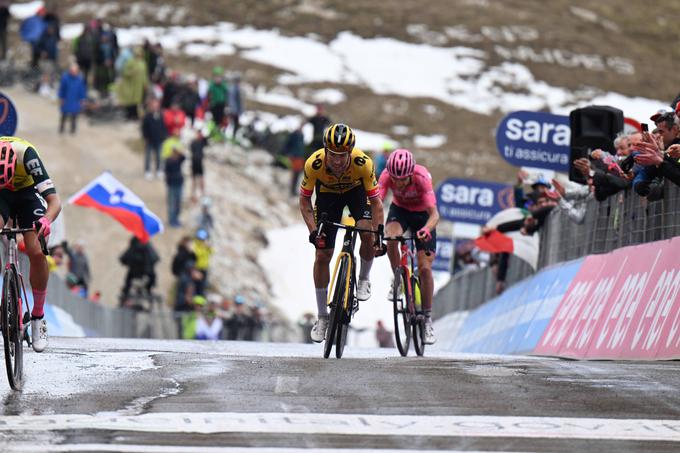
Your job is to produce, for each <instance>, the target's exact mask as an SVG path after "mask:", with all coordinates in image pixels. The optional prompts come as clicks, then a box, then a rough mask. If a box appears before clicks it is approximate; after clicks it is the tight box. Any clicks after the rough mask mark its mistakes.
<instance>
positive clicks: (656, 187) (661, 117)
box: [633, 108, 680, 201]
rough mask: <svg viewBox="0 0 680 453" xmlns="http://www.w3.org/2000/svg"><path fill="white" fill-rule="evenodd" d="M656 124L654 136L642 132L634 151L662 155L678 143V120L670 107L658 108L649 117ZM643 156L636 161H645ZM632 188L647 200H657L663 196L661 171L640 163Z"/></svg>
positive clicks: (679, 129) (679, 122)
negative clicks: (655, 134)
mask: <svg viewBox="0 0 680 453" xmlns="http://www.w3.org/2000/svg"><path fill="white" fill-rule="evenodd" d="M650 119H651V120H652V121H654V124H655V125H656V131H657V136H656V138H655V137H654V136H652V135H649V134H648V133H643V138H642V140H641V141H638V142H636V143H634V145H633V147H634V149H635V151H638V149H639V150H640V151H646V154H650V153H656V154H657V155H658V156H660V157H662V160H663V153H664V152H665V151H666V150H667V149H669V148H670V147H671V146H672V145H676V144H680V138H679V134H680V120H679V119H678V116H677V115H676V114H675V111H674V110H673V109H672V108H666V109H662V110H659V111H658V112H656V113H655V114H654V115H652V116H651V117H650ZM633 154H634V158H635V153H633ZM645 161H646V159H645V157H642V159H636V162H637V163H638V164H640V162H645ZM633 189H634V190H635V192H636V193H637V194H638V195H640V196H642V197H647V199H648V200H649V201H654V200H659V199H660V198H662V197H663V171H662V169H660V168H658V167H657V166H655V165H641V164H640V168H638V169H637V172H636V174H635V178H634V179H633Z"/></svg>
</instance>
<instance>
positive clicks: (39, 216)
mask: <svg viewBox="0 0 680 453" xmlns="http://www.w3.org/2000/svg"><path fill="white" fill-rule="evenodd" d="M60 211H61V201H60V200H59V195H57V191H56V189H55V188H54V184H53V183H52V180H51V179H50V177H49V175H48V174H47V170H46V169H45V165H43V163H42V160H41V159H40V156H39V155H38V151H37V150H36V148H35V146H33V145H32V144H31V143H29V142H27V141H26V140H24V139H21V138H19V137H0V216H1V218H0V229H2V228H3V227H4V226H5V224H6V223H7V221H8V220H10V219H16V222H17V225H15V226H18V227H19V228H33V227H35V228H36V229H37V231H35V232H33V231H32V232H26V233H24V235H23V236H24V244H25V245H26V254H27V255H28V258H29V261H30V264H31V267H30V274H29V280H30V282H31V288H32V290H33V309H32V311H31V336H32V340H33V349H34V350H35V351H36V352H42V351H43V350H44V349H45V347H47V322H46V321H45V319H43V318H44V305H45V295H46V293H47V280H48V278H49V267H48V264H47V259H46V257H45V255H43V254H42V250H41V248H40V243H39V242H38V235H41V236H44V237H45V238H47V236H49V234H50V225H51V224H52V222H54V219H56V218H57V216H58V215H59V212H60Z"/></svg>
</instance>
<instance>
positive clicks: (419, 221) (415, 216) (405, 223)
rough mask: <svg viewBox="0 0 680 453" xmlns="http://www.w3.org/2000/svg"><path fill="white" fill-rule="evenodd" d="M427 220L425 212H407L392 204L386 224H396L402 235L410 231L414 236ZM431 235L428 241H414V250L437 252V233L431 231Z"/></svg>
mask: <svg viewBox="0 0 680 453" xmlns="http://www.w3.org/2000/svg"><path fill="white" fill-rule="evenodd" d="M429 218H430V216H429V214H428V213H427V211H409V210H408V209H404V208H401V207H399V206H397V205H396V204H394V203H392V204H391V205H390V210H389V212H388V213H387V222H386V224H387V223H390V222H398V223H399V225H401V229H402V230H403V231H404V233H406V230H411V234H412V235H413V236H415V235H416V233H417V232H418V230H419V229H421V228H422V227H424V226H425V224H426V223H427V219H429ZM431 233H432V239H430V240H429V241H420V240H416V250H425V251H426V252H427V251H430V252H434V251H435V250H437V231H436V230H432V231H431Z"/></svg>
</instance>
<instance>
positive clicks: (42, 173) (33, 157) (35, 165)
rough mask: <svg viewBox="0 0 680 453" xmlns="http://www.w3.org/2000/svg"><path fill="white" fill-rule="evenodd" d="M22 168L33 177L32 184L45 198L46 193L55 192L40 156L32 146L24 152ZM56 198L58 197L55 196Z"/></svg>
mask: <svg viewBox="0 0 680 453" xmlns="http://www.w3.org/2000/svg"><path fill="white" fill-rule="evenodd" d="M23 163H24V168H26V171H27V172H28V174H30V175H31V176H32V177H33V185H34V186H35V188H36V190H37V191H38V193H39V194H40V195H41V196H42V197H43V198H45V200H47V198H46V197H47V195H50V194H56V193H57V190H56V189H55V188H54V183H53V182H52V180H51V179H50V175H48V174H47V170H46V169H45V165H43V163H42V160H40V156H38V153H37V151H36V150H35V148H33V147H28V148H27V149H26V152H25V153H24V162H23ZM57 198H58V197H57Z"/></svg>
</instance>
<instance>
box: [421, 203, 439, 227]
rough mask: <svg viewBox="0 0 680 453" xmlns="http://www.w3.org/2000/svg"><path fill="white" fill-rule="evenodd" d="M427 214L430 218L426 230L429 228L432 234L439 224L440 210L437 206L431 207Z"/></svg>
mask: <svg viewBox="0 0 680 453" xmlns="http://www.w3.org/2000/svg"><path fill="white" fill-rule="evenodd" d="M425 212H427V215H428V218H427V222H426V223H425V227H424V228H427V230H428V231H430V232H432V231H434V229H435V228H437V224H438V223H439V210H438V209H437V205H432V206H430V207H429V208H427V209H426V210H425Z"/></svg>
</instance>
